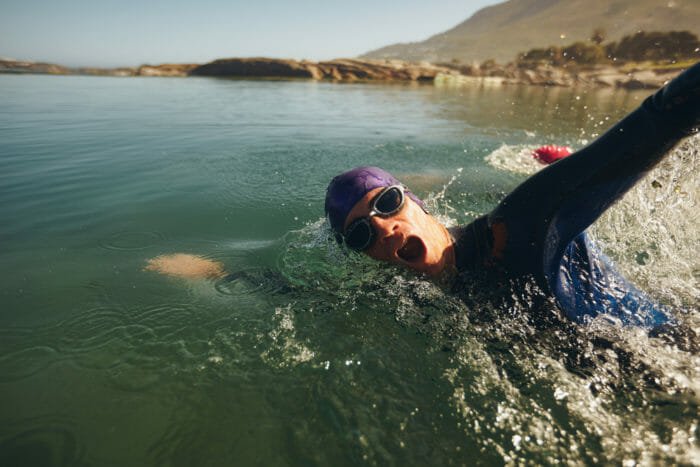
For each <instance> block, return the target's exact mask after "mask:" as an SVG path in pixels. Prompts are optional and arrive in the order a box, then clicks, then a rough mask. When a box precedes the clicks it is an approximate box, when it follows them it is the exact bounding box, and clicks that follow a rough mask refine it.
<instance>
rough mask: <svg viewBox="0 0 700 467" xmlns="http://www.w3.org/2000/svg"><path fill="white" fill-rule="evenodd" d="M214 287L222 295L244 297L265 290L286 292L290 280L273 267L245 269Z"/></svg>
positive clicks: (268, 291)
mask: <svg viewBox="0 0 700 467" xmlns="http://www.w3.org/2000/svg"><path fill="white" fill-rule="evenodd" d="M214 288H215V289H216V291H217V292H218V293H220V294H222V295H227V296H233V297H242V296H247V295H253V294H259V293H263V292H264V293H268V294H274V293H284V292H285V291H287V290H288V282H287V281H286V280H285V278H284V276H282V275H281V274H280V273H279V272H277V271H274V270H271V269H245V270H242V271H236V272H235V273H232V274H229V275H228V276H226V277H225V278H223V279H221V280H219V281H217V282H216V284H215V285H214Z"/></svg>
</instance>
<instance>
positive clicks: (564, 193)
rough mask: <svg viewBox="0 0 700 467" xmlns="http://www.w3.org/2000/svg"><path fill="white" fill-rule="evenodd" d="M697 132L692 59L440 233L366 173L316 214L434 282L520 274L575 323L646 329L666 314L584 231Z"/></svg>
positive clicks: (351, 178) (344, 239) (352, 240)
mask: <svg viewBox="0 0 700 467" xmlns="http://www.w3.org/2000/svg"><path fill="white" fill-rule="evenodd" d="M698 127H700V63H699V64H696V65H694V66H693V67H691V68H690V69H688V70H686V71H685V72H684V73H682V74H681V75H679V76H678V77H677V78H676V79H674V80H673V81H671V82H670V83H669V84H668V85H667V86H665V87H664V88H662V89H661V90H659V91H658V92H656V93H655V94H654V95H652V96H650V97H649V98H647V99H646V100H645V101H644V103H643V104H642V105H641V106H640V107H639V108H638V109H637V110H635V111H634V112H632V113H631V114H629V115H628V116H627V117H625V118H624V119H623V120H621V121H620V122H619V123H618V124H617V125H615V126H614V127H612V128H611V129H610V130H609V131H608V132H607V133H605V134H604V135H602V136H601V137H600V138H598V139H597V140H596V141H594V142H593V143H591V144H590V145H588V146H587V147H585V148H583V149H581V150H580V151H578V152H576V153H574V154H572V155H571V156H569V157H566V158H565V159H562V160H560V161H558V162H556V163H554V164H552V165H550V166H548V167H547V168H545V169H543V170H542V171H540V172H538V173H537V174H535V175H533V176H532V177H530V178H529V179H527V180H526V181H525V182H524V183H522V184H521V185H520V186H518V187H517V188H516V189H515V190H514V191H513V192H512V193H510V194H509V195H508V196H506V198H505V199H503V201H501V203H500V204H499V205H498V206H497V207H496V208H495V209H494V210H493V211H491V212H490V213H489V214H486V215H484V216H481V217H479V218H478V219H476V220H475V221H473V222H472V223H470V224H469V225H466V226H460V227H456V228H451V229H448V228H446V227H445V226H443V225H442V224H440V223H439V222H438V221H437V219H435V218H434V217H433V216H431V215H430V214H429V213H428V212H427V211H426V210H425V209H424V206H423V202H422V201H421V200H420V199H418V198H417V197H416V196H415V195H414V194H413V193H411V192H410V191H409V190H408V189H406V188H405V187H404V186H403V185H402V184H401V183H400V182H399V181H398V180H397V179H396V178H394V177H393V176H392V175H391V174H389V173H387V172H385V171H384V170H382V169H379V168H376V167H359V168H356V169H352V170H350V171H348V172H345V173H342V174H340V175H338V176H337V177H335V178H334V179H333V180H332V181H331V182H330V184H329V186H328V189H327V193H326V202H325V211H326V215H327V216H328V219H329V222H330V225H331V228H332V229H333V231H334V232H335V234H336V238H337V239H338V241H339V242H341V243H343V244H345V245H346V246H347V247H348V248H350V249H352V250H355V251H359V252H363V253H365V254H367V255H369V256H370V257H372V258H374V259H377V260H380V261H387V262H390V263H393V264H398V265H401V266H404V267H408V268H410V269H413V270H415V271H418V272H420V273H424V274H426V275H428V276H430V277H433V278H440V277H445V276H450V275H452V274H454V273H467V272H474V271H476V272H479V273H485V274H487V275H488V276H489V277H490V278H492V279H493V280H494V281H496V283H502V281H503V279H506V280H511V279H522V278H531V279H533V280H534V281H535V282H536V283H537V284H538V286H539V288H540V289H541V290H542V291H543V292H544V293H545V294H547V295H549V296H551V297H553V298H554V299H555V301H556V303H557V305H558V306H559V308H560V309H561V310H562V311H563V312H564V313H565V314H566V316H567V317H568V318H569V319H571V320H574V321H578V322H580V321H583V320H585V319H586V317H595V316H596V315H598V314H600V313H608V314H610V315H613V316H616V317H618V318H619V319H620V320H622V321H623V322H625V323H633V324H639V325H643V326H657V325H662V324H664V323H667V322H668V321H669V317H668V316H667V315H666V314H665V313H664V312H663V310H662V309H661V308H660V307H659V306H658V305H656V304H655V303H654V302H653V301H651V300H649V299H648V298H647V297H646V296H645V295H644V294H643V293H641V292H640V291H639V290H637V289H636V288H635V287H634V286H633V285H632V284H630V283H629V282H628V281H626V280H625V279H624V278H622V277H621V276H620V275H619V274H618V273H617V272H615V270H614V269H613V268H612V267H611V265H610V263H609V261H608V260H607V258H605V257H604V256H603V255H602V254H600V253H599V252H598V251H597V250H596V249H595V248H594V246H593V245H592V244H591V242H590V241H589V240H588V238H587V236H586V234H585V229H586V228H588V226H590V225H591V224H592V223H593V222H594V221H595V220H596V219H597V218H598V217H600V215H601V214H602V213H603V212H604V211H605V210H606V209H607V208H608V207H610V206H611V205H612V204H613V203H614V202H615V201H617V200H618V199H619V198H621V197H622V195H623V194H624V193H625V192H627V191H628V190H629V189H630V188H632V186H634V184H635V183H636V182H637V181H639V180H640V179H641V178H642V177H643V176H644V175H645V174H646V173H647V172H649V171H650V170H651V169H652V168H653V167H654V166H655V165H656V164H657V163H658V162H659V161H660V160H661V159H663V157H664V156H665V155H666V154H668V153H669V151H670V150H671V149H672V148H673V147H674V146H675V145H676V144H677V143H678V142H679V141H681V140H682V139H684V138H686V137H687V136H690V135H692V134H694V133H697V131H698Z"/></svg>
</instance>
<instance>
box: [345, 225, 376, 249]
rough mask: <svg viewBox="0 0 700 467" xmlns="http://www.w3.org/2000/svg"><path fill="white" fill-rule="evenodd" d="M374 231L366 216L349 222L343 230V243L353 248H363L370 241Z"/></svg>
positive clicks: (367, 245)
mask: <svg viewBox="0 0 700 467" xmlns="http://www.w3.org/2000/svg"><path fill="white" fill-rule="evenodd" d="M373 237H374V232H373V231H372V227H371V226H370V224H369V222H368V221H367V219H366V218H360V219H358V220H356V221H354V222H353V223H352V224H350V225H349V226H348V228H347V230H346V231H345V244H346V245H347V246H348V247H349V248H352V249H353V250H358V251H361V250H364V249H365V248H367V247H369V245H370V244H371V243H372V239H373Z"/></svg>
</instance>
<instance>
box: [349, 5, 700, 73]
mask: <svg viewBox="0 0 700 467" xmlns="http://www.w3.org/2000/svg"><path fill="white" fill-rule="evenodd" d="M599 28H600V29H602V30H603V31H605V40H606V41H616V40H619V39H620V38H622V37H623V36H626V35H629V34H633V33H635V32H637V31H680V30H687V31H690V32H693V33H695V34H697V35H700V0H509V1H506V2H503V3H499V4H497V5H493V6H490V7H486V8H483V9H481V10H479V11H478V12H476V13H475V14H474V15H473V16H472V17H471V18H469V19H467V20H466V21H464V22H462V23H460V24H458V25H457V26H455V27H454V28H452V29H450V30H448V31H446V32H443V33H440V34H437V35H435V36H432V37H431V38H429V39H427V40H425V41H423V42H413V43H406V44H394V45H390V46H387V47H383V48H381V49H377V50H374V51H371V52H368V53H366V54H364V55H362V58H372V59H401V60H411V61H422V60H425V61H429V62H433V63H438V62H450V61H453V60H458V61H461V62H463V63H470V62H473V61H478V62H481V61H483V60H487V59H495V60H496V61H498V62H501V63H504V62H509V61H511V60H513V59H514V58H515V57H516V55H517V54H518V53H520V52H524V51H526V50H529V49H532V48H538V47H547V46H550V45H563V44H570V43H572V42H574V41H578V40H588V39H589V38H590V37H591V35H592V33H593V30H594V29H599Z"/></svg>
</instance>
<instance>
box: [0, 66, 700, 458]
mask: <svg viewBox="0 0 700 467" xmlns="http://www.w3.org/2000/svg"><path fill="white" fill-rule="evenodd" d="M646 94H647V93H645V92H614V91H611V90H598V91H592V90H588V91H586V90H571V89H544V88H536V87H505V88H500V87H497V88H490V87H485V88H484V87H477V86H474V87H456V88H450V87H434V86H401V85H399V86H391V85H369V84H364V85H352V84H350V85H340V84H332V83H317V82H310V81H238V80H217V79H204V78H202V79H195V78H192V79H159V78H143V79H142V78H129V79H115V78H92V77H58V76H56V77H53V76H0V219H2V221H1V222H0V304H1V307H0V465H8V466H9V465H18V466H19V465H95V466H106V465H114V466H124V465H174V466H185V465H193V466H210V465H211V466H219V465H222V466H223V465H305V466H306V465H363V464H368V465H475V464H488V465H501V464H508V463H534V464H543V463H556V462H558V461H561V462H564V463H570V464H574V465H575V464H590V463H598V462H610V463H615V464H619V463H621V462H627V463H628V464H629V463H631V462H647V463H656V462H676V463H685V464H690V463H696V462H700V458H699V456H700V454H698V453H699V452H700V446H699V442H698V439H699V437H700V433H699V431H698V422H699V420H698V418H699V417H698V396H697V394H698V391H699V389H700V381H699V379H698V375H699V374H700V370H699V368H700V361H699V359H698V356H697V355H696V354H693V353H692V352H687V351H684V350H679V349H677V348H675V347H673V346H670V345H666V344H665V343H664V342H662V341H661V340H659V339H652V338H649V337H647V336H646V334H645V333H644V332H643V331H638V330H634V329H629V328H624V329H622V328H619V327H617V326H615V325H614V324H610V323H605V322H599V323H594V324H593V325H591V326H589V327H587V328H583V329H581V328H577V327H575V326H566V325H564V326H552V327H549V328H544V329H542V328H536V327H533V325H532V323H530V322H528V321H527V319H525V318H523V316H526V315H527V305H526V304H525V305H523V306H522V308H521V309H520V310H517V311H518V312H517V313H516V314H515V315H513V314H512V313H510V314H509V313H508V312H504V313H501V314H499V313H497V314H496V316H497V318H496V319H495V321H493V322H488V321H483V320H481V321H480V320H478V319H475V318H474V317H473V316H471V315H470V311H472V310H471V309H470V308H469V307H467V306H465V305H464V304H461V303H459V302H457V301H456V300H455V299H454V298H453V297H450V296H449V295H446V294H445V293H444V292H442V291H441V290H440V289H439V288H438V287H436V286H434V285H432V284H430V283H428V282H425V281H423V280H421V279H420V278H415V277H413V276H412V275H410V274H409V273H406V272H402V271H398V270H395V269H392V268H388V267H384V266H379V265H376V264H374V263H371V262H369V261H367V260H364V259H363V258H358V257H355V256H350V257H347V256H346V255H344V254H343V253H342V252H341V251H339V250H338V249H337V248H336V247H335V246H334V245H333V243H332V242H330V241H329V240H328V236H327V233H326V231H325V230H324V226H323V222H322V208H323V196H324V192H325V186H326V184H327V182H328V180H329V179H330V178H331V177H332V176H333V175H335V174H337V173H338V172H341V171H343V170H346V169H348V168H350V167H354V166H357V165H378V166H381V167H384V168H386V169H387V170H390V171H392V172H394V173H396V174H397V175H398V176H399V178H401V179H402V180H404V181H405V182H406V184H407V185H408V186H410V187H411V188H412V189H413V191H415V192H416V193H418V194H419V195H420V196H424V197H429V198H430V199H431V200H432V201H431V202H432V203H433V204H434V206H435V207H436V209H437V212H439V213H440V214H441V216H443V218H444V219H446V220H447V221H448V222H456V223H458V222H466V221H468V220H469V219H471V218H472V217H473V216H474V215H476V214H478V213H481V212H485V211H487V210H488V209H489V208H491V207H493V206H494V205H495V203H497V202H498V200H499V199H500V198H501V197H502V196H503V195H504V193H507V192H508V191H509V190H511V189H512V188H513V187H515V186H516V185H517V184H518V183H519V181H521V180H523V178H524V177H525V175H524V174H523V173H519V172H518V171H513V170H506V169H505V168H504V167H501V166H499V165H498V164H494V163H490V162H489V159H488V158H489V156H492V155H493V154H494V153H498V151H500V153H504V152H505V154H506V157H508V156H509V155H512V156H513V158H516V157H517V156H518V154H520V153H521V152H522V151H523V150H525V149H526V148H527V147H536V146H539V145H541V144H546V143H559V144H570V145H572V146H574V147H581V146H582V145H583V144H584V143H585V142H586V141H588V140H591V139H592V138H594V137H595V135H596V134H598V133H600V132H601V131H603V130H604V129H605V128H607V127H608V126H610V125H611V124H612V123H614V121H616V120H617V119H618V118H620V117H621V116H622V115H624V114H625V112H627V111H629V110H631V109H633V108H634V107H635V106H636V105H638V104H639V103H640V102H641V99H643V98H644V97H645V95H646ZM698 147H700V144H698V142H697V140H695V141H693V142H691V143H690V144H689V145H687V146H685V147H684V148H682V149H681V150H680V152H679V155H677V156H675V157H674V158H670V160H669V161H668V163H666V166H664V167H661V168H660V169H659V170H660V172H659V173H657V174H656V175H654V176H655V177H657V178H658V179H659V180H662V181H663V186H664V187H665V188H667V191H664V192H663V193H661V192H660V191H659V192H654V191H653V190H651V189H650V188H649V186H648V185H645V186H642V187H640V188H639V190H638V191H637V192H636V194H635V195H634V196H635V197H632V198H630V199H629V200H627V199H626V201H625V203H627V204H625V203H623V204H622V205H621V206H619V207H617V208H616V211H615V212H614V213H611V214H610V216H613V217H609V218H607V220H604V221H603V222H602V224H601V225H600V226H597V230H596V235H597V236H598V237H599V238H600V239H601V241H603V242H604V244H605V245H607V247H608V248H609V249H611V250H612V251H611V253H612V254H613V256H616V258H617V259H618V260H619V262H620V263H621V267H622V269H624V270H626V271H627V272H628V273H629V274H630V275H631V276H632V279H634V280H636V281H637V282H638V283H640V284H642V285H644V286H645V287H646V288H647V289H650V290H651V292H652V293H653V294H654V295H655V296H656V297H657V298H659V299H660V300H661V301H665V302H667V303H671V304H673V305H674V306H675V307H676V309H677V310H678V311H677V313H679V316H681V318H683V319H684V320H686V321H687V322H688V323H689V325H690V326H691V327H695V329H698V320H697V313H696V312H697V303H698V302H697V300H698V286H697V279H698V277H700V272H699V271H700V266H698V263H697V260H696V259H695V255H694V254H693V252H694V248H695V246H696V245H697V231H698V230H697V227H698V219H697V212H698V211H697V204H696V203H697V200H698V195H697V190H698V188H697V186H698V181H697V175H695V174H697V170H696V169H697V168H698V166H699V165H700V164H698V156H697V153H698ZM678 161H685V163H686V164H690V165H689V166H688V165H685V166H681V165H679V162H678ZM523 164H524V163H523ZM688 167H690V168H691V170H690V171H689V170H688ZM460 169H461V170H460ZM525 172H527V170H525ZM454 175H458V176H457V178H456V179H455V180H453V181H452V182H451V183H450V184H449V187H448V188H447V189H446V190H444V193H443V187H444V186H445V185H446V184H448V182H450V180H451V178H452V177H453V176H454ZM663 177H666V178H663ZM666 179H668V180H669V182H668V183H666V181H665V180H666ZM645 209H646V210H645ZM679 213H680V214H679ZM683 213H687V215H683ZM614 216H617V217H614ZM625 216H626V217H625ZM635 222H636V224H635ZM653 223H656V224H658V227H657V228H656V230H654V229H653V228H652V227H650V224H653ZM669 226H675V228H672V229H671V232H672V233H673V235H664V234H663V232H664V231H663V229H664V228H665V229H668V228H669ZM650 232H651V233H650ZM668 251H671V252H672V253H670V254H669V253H668ZM178 252H185V253H191V254H196V255H201V256H204V257H206V258H210V259H212V260H216V261H220V262H222V263H223V264H224V265H225V268H226V270H227V272H229V273H233V274H234V279H231V278H229V279H228V280H221V281H207V280H184V279H178V278H171V277H166V276H163V275H159V274H156V273H154V272H151V271H144V267H145V266H146V261H147V260H148V259H149V258H153V257H156V256H158V255H162V254H170V253H178ZM640 255H641V256H640ZM644 255H646V256H644ZM640 257H641V258H643V259H644V260H643V261H641V260H639V258H640ZM650 264H651V265H653V269H652V268H651V267H650V266H649V265H650ZM562 342H563V343H564V344H565V345H564V346H563V347H562V346H560V345H559V344H560V343H562ZM630 465H631V464H630Z"/></svg>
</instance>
